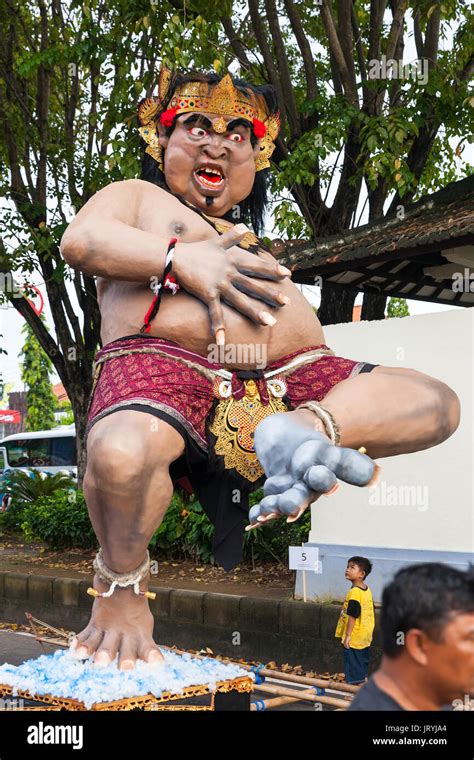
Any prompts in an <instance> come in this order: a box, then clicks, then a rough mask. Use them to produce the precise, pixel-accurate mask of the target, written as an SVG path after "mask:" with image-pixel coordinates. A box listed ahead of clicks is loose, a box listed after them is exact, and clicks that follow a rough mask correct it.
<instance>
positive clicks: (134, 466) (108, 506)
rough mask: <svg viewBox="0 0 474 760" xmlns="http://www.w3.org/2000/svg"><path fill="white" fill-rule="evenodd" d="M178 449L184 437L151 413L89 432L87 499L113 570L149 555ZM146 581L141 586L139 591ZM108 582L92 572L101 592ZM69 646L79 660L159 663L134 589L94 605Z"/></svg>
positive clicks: (108, 421) (117, 417) (123, 417)
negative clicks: (80, 658) (116, 658)
mask: <svg viewBox="0 0 474 760" xmlns="http://www.w3.org/2000/svg"><path fill="white" fill-rule="evenodd" d="M183 451H184V441H183V438H182V436H181V435H180V434H179V433H178V432H177V431H176V430H175V429H174V428H173V427H171V426H170V425H168V424H167V423H166V422H164V421H163V420H161V419H158V418H157V417H155V416H152V415H151V414H148V413H143V412H139V411H130V410H120V411H117V412H114V413H113V414H110V415H108V416H105V417H104V418H103V419H101V420H98V421H97V422H96V423H95V424H94V425H93V427H92V428H91V430H90V432H89V436H88V440H87V470H86V475H85V479H84V495H85V499H86V503H87V507H88V510H89V515H90V518H91V522H92V525H93V527H94V531H95V533H96V535H97V538H98V541H99V543H100V545H101V547H102V554H103V560H104V562H105V564H106V565H107V567H109V568H110V569H111V570H113V571H114V572H116V573H126V572H130V571H132V570H135V569H136V568H137V567H139V565H140V564H141V563H142V562H143V560H144V558H145V557H146V551H147V547H148V544H149V541H150V539H151V537H152V535H153V533H154V532H155V530H156V529H157V527H158V526H159V525H160V523H161V521H162V520H163V517H164V515H165V512H166V510H167V508H168V506H169V504H170V501H171V497H172V495H173V484H172V481H171V478H170V475H169V466H170V464H171V462H173V461H174V460H176V459H177V458H178V457H179V456H180V455H181V454H182V453H183ZM148 580H149V579H148V577H147V578H144V579H143V580H142V581H141V582H140V590H141V591H146V590H147V587H148ZM109 585H110V584H107V583H105V582H103V581H102V580H101V579H100V578H99V577H98V576H97V575H95V577H94V588H96V589H97V590H98V591H99V592H103V591H107V590H108V588H109ZM73 648H74V651H75V653H76V655H77V656H78V657H87V656H89V655H91V654H93V653H95V657H94V662H95V663H103V664H107V663H108V662H110V661H111V660H113V659H114V658H115V656H116V655H117V654H118V655H119V667H121V668H123V669H128V668H133V667H134V665H135V662H136V660H137V658H140V659H142V660H145V661H150V662H152V661H155V660H161V659H162V655H161V653H160V651H159V649H158V647H157V646H156V644H155V642H154V641H153V616H152V614H151V612H150V609H149V606H148V599H147V598H146V597H145V596H139V595H138V594H135V592H134V590H133V587H132V586H128V587H125V588H120V587H117V588H115V591H114V592H113V594H112V595H111V596H110V597H108V598H104V597H97V598H96V599H95V600H94V604H93V607H92V616H91V619H90V622H89V624H88V626H87V627H86V628H85V629H84V630H83V631H81V632H80V633H79V634H78V635H77V645H76V646H74V644H73Z"/></svg>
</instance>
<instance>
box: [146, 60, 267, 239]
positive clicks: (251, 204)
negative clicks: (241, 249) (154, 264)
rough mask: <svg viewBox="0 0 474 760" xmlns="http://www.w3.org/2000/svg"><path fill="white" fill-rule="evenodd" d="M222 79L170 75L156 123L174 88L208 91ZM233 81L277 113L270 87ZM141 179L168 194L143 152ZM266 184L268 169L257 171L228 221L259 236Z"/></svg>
mask: <svg viewBox="0 0 474 760" xmlns="http://www.w3.org/2000/svg"><path fill="white" fill-rule="evenodd" d="M221 79H222V77H221V76H219V75H218V74H215V73H214V72H212V73H208V74H206V73H203V72H198V71H191V72H188V73H186V74H181V73H176V72H175V73H173V74H172V78H171V82H170V86H169V88H168V95H167V97H166V99H165V101H164V102H163V105H162V108H161V109H160V111H159V112H158V113H157V115H156V120H157V121H158V119H159V117H160V114H161V113H162V112H163V111H165V110H166V109H167V107H168V103H169V101H170V100H171V98H172V96H173V93H174V91H175V90H176V88H177V87H180V86H181V85H182V84H186V83H187V82H207V83H208V84H209V88H211V87H213V86H214V85H216V84H217V83H218V82H220V81H221ZM232 81H233V84H234V86H235V87H236V88H237V89H238V90H239V91H240V92H242V93H243V94H244V95H247V96H248V90H251V91H252V92H254V93H256V94H258V95H261V96H263V97H264V99H265V102H266V104H267V110H268V113H269V114H273V113H276V111H277V101H276V96H275V91H274V90H273V87H271V86H270V85H254V84H251V83H249V82H246V81H245V80H244V79H240V78H233V79H232ZM175 123H176V122H175ZM174 127H175V124H173V125H172V126H171V127H166V134H167V135H168V136H169V135H171V134H172V132H173V130H174ZM142 142H143V146H144V148H146V147H147V145H146V143H145V141H142ZM256 142H257V138H256V137H255V135H254V132H253V129H252V130H251V143H252V146H254V145H255V143H256ZM140 178H141V179H143V180H146V181H147V182H152V183H153V184H155V185H158V186H159V187H162V188H163V189H165V190H167V191H168V192H171V190H170V189H169V187H168V186H167V184H166V180H165V175H164V174H163V172H162V171H161V169H160V168H159V166H158V164H157V162H156V161H155V159H154V158H152V156H150V155H149V154H148V153H145V152H144V154H143V160H142V167H141V175H140ZM268 183H269V169H262V170H261V171H259V172H256V174H255V181H254V183H253V187H252V191H251V193H250V195H248V196H247V198H245V199H244V200H242V201H241V202H240V204H239V207H240V210H239V212H238V213H237V214H236V213H235V208H234V209H230V210H229V211H228V212H227V213H226V214H225V216H224V218H227V219H229V220H230V221H232V222H244V223H245V224H247V225H248V224H251V225H252V227H253V230H254V232H255V233H256V234H257V235H260V234H261V232H262V230H263V221H264V214H265V208H266V205H267V203H268Z"/></svg>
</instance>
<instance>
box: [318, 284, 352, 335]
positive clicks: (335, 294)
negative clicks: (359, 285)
mask: <svg viewBox="0 0 474 760" xmlns="http://www.w3.org/2000/svg"><path fill="white" fill-rule="evenodd" d="M357 293H358V290H357V289H356V288H344V287H342V286H341V285H333V284H332V283H329V282H323V287H322V289H321V306H320V307H319V310H318V318H319V321H320V322H321V324H322V325H335V324H338V323H340V322H352V312H353V310H354V301H355V297H356V295H357Z"/></svg>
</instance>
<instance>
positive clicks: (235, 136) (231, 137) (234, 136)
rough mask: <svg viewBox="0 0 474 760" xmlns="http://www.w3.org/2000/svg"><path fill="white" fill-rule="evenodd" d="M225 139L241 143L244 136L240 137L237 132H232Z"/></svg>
mask: <svg viewBox="0 0 474 760" xmlns="http://www.w3.org/2000/svg"><path fill="white" fill-rule="evenodd" d="M227 139H228V140H231V142H243V141H244V136H243V135H240V134H239V133H238V132H232V133H231V134H230V135H227Z"/></svg>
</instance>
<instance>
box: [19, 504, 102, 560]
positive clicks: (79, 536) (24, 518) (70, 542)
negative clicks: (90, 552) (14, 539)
mask: <svg viewBox="0 0 474 760" xmlns="http://www.w3.org/2000/svg"><path fill="white" fill-rule="evenodd" d="M6 514H8V513H6ZM21 530H22V531H23V534H24V536H25V538H26V539H27V540H31V539H39V540H40V541H44V542H45V543H46V544H48V546H49V547H50V548H51V549H66V548H70V547H76V548H82V549H92V548H93V547H95V546H97V539H96V537H95V533H94V530H93V528H92V524H91V521H90V518H89V514H88V512H87V507H86V504H85V502H84V495H83V494H82V492H81V491H74V490H68V491H64V490H63V491H57V492H56V493H55V494H54V495H52V496H40V498H39V499H37V500H36V501H35V502H34V503H33V504H29V505H28V506H27V507H25V508H24V509H23V510H22V514H21Z"/></svg>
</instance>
